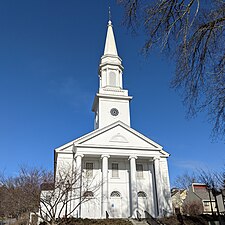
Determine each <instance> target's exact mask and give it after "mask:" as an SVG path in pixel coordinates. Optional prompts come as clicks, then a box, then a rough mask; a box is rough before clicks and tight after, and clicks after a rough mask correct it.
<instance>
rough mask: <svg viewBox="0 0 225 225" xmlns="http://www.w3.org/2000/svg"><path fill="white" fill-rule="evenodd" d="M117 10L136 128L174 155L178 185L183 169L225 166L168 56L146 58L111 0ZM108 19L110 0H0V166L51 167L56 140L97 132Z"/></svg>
mask: <svg viewBox="0 0 225 225" xmlns="http://www.w3.org/2000/svg"><path fill="white" fill-rule="evenodd" d="M111 11H112V21H113V25H114V33H115V36H116V42H117V48H118V52H119V55H120V57H121V58H122V59H123V65H124V67H125V70H124V87H125V88H126V89H128V90H129V93H130V95H132V96H133V100H132V102H131V126H132V127H133V128H134V129H136V130H138V131H139V132H141V133H142V134H144V135H146V136H147V137H149V138H151V139H152V140H154V141H156V142H158V143H159V144H160V145H162V146H164V149H165V150H166V151H168V152H169V153H170V154H171V157H170V158H169V168H170V177H171V181H172V183H173V181H174V178H175V177H176V176H177V175H180V174H182V173H183V172H185V171H189V172H192V171H193V170H195V169H196V168H207V169H209V170H219V169H221V168H223V167H224V162H225V154H224V143H223V142H222V141H220V142H217V143H211V140H210V131H211V126H210V125H209V124H208V123H207V118H206V116H205V115H204V114H201V115H199V116H198V117H197V118H195V119H192V120H187V119H186V118H185V117H186V115H185V108H184V106H183V105H182V101H181V98H180V97H179V95H178V93H176V92H175V91H174V90H172V89H170V88H169V83H170V80H171V78H172V76H173V74H174V65H173V61H172V59H169V57H167V58H166V57H163V56H162V55H161V54H160V53H158V52H157V51H154V52H153V53H152V54H151V55H150V56H149V57H148V58H145V57H144V56H142V55H141V54H140V51H141V47H142V46H143V43H144V40H145V37H144V36H143V33H139V34H138V35H132V34H131V33H130V32H128V31H127V29H126V28H125V27H124V26H123V25H122V19H123V9H122V8H121V7H120V6H118V5H117V4H116V3H115V1H111ZM107 20H108V1H105V0H97V1H91V0H89V1H82V0H76V1H74V0H67V1H63V0H54V1H53V0H51V1H50V0H42V1H38V0H33V1H30V0H20V1H18V0H2V1H0V104H1V114H0V115H1V116H0V153H1V157H0V158H1V163H0V171H4V172H5V173H6V174H7V175H14V174H16V173H17V171H18V167H19V166H20V165H28V166H38V167H39V166H42V167H44V168H47V169H53V150H54V148H56V147H58V146H60V145H62V144H64V143H66V142H68V141H71V140H73V139H75V138H77V137H79V136H82V135H83V134H86V133H88V132H90V131H92V130H93V124H94V114H93V113H92V112H91V106H92V102H93V99H94V95H95V93H96V91H97V90H98V74H97V70H98V64H99V60H100V57H101V55H102V54H103V48H104V41H105V35H106V27H107Z"/></svg>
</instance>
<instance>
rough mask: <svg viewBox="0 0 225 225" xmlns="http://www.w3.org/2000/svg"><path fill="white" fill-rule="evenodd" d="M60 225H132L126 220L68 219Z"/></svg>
mask: <svg viewBox="0 0 225 225" xmlns="http://www.w3.org/2000/svg"><path fill="white" fill-rule="evenodd" d="M60 224H61V225H90V224H91V225H132V223H131V222H130V221H128V220H127V219H74V218H73V219H68V220H67V221H62V223H60Z"/></svg>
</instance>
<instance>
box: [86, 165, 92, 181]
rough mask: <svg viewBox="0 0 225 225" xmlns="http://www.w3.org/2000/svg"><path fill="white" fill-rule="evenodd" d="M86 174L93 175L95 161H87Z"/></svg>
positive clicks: (90, 176) (89, 176)
mask: <svg viewBox="0 0 225 225" xmlns="http://www.w3.org/2000/svg"><path fill="white" fill-rule="evenodd" d="M86 176H87V178H92V177H93V163H89V162H88V163H86Z"/></svg>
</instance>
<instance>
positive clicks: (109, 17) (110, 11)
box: [109, 6, 111, 21]
mask: <svg viewBox="0 0 225 225" xmlns="http://www.w3.org/2000/svg"><path fill="white" fill-rule="evenodd" d="M109 21H111V10H110V6H109Z"/></svg>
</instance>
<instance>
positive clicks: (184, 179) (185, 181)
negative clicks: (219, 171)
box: [174, 172, 198, 190]
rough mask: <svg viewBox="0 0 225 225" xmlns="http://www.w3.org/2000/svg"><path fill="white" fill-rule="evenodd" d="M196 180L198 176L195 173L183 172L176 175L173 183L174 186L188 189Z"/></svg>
mask: <svg viewBox="0 0 225 225" xmlns="http://www.w3.org/2000/svg"><path fill="white" fill-rule="evenodd" d="M197 181H198V177H197V175H196V174H195V173H192V174H189V173H188V172H185V173H184V174H182V175H179V176H177V177H176V179H175V181H174V185H175V187H176V188H179V189H184V190H188V188H189V187H190V186H191V184H192V183H195V182H197Z"/></svg>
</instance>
